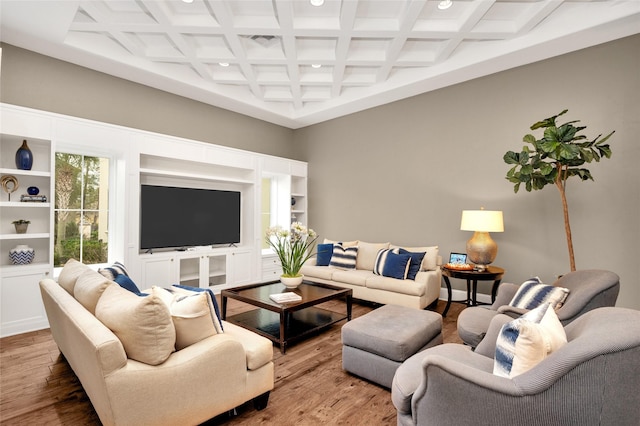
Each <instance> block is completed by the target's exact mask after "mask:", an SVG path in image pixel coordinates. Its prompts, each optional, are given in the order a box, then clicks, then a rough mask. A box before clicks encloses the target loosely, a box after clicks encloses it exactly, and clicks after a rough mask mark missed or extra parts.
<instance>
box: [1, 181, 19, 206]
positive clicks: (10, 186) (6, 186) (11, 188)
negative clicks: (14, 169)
mask: <svg viewBox="0 0 640 426" xmlns="http://www.w3.org/2000/svg"><path fill="white" fill-rule="evenodd" d="M0 185H2V190H3V191H4V192H6V193H7V196H8V197H9V198H8V200H7V201H11V193H12V192H15V190H16V189H18V179H16V177H15V176H13V175H4V176H2V178H1V179H0Z"/></svg>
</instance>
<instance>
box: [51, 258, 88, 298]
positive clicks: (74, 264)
mask: <svg viewBox="0 0 640 426" xmlns="http://www.w3.org/2000/svg"><path fill="white" fill-rule="evenodd" d="M90 269H91V268H89V267H88V266H87V265H85V264H84V263H82V262H78V261H77V260H75V259H69V260H67V263H65V264H64V267H63V268H62V271H60V275H59V276H58V284H60V287H62V288H64V289H65V290H67V293H69V294H70V295H72V296H73V288H74V287H75V286H76V281H77V280H78V277H79V276H80V275H82V274H83V273H84V272H85V271H87V270H90Z"/></svg>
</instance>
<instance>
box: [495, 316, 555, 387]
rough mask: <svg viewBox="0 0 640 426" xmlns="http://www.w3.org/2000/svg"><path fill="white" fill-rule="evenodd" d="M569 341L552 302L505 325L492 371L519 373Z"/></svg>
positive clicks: (502, 375)
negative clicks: (551, 304)
mask: <svg viewBox="0 0 640 426" xmlns="http://www.w3.org/2000/svg"><path fill="white" fill-rule="evenodd" d="M566 343H567V335H566V333H565V331H564V328H563V327H562V323H560V320H559V319H558V317H557V315H556V313H555V311H554V310H553V308H552V307H551V306H550V304H549V303H544V304H542V305H540V306H538V307H537V308H535V309H533V310H531V311H529V312H527V313H526V314H524V315H522V316H521V317H520V318H517V319H515V320H513V321H511V322H508V323H507V324H505V325H503V326H502V328H501V329H500V334H499V335H498V339H497V340H496V352H495V358H494V363H493V374H495V375H497V376H501V377H515V376H517V375H520V374H522V373H524V372H526V371H528V370H529V369H531V368H533V367H534V366H535V365H536V364H537V363H538V362H540V361H542V360H543V359H544V358H546V357H547V356H548V355H549V354H550V353H551V352H553V351H556V350H557V349H559V348H560V347H562V346H563V345H564V344H566Z"/></svg>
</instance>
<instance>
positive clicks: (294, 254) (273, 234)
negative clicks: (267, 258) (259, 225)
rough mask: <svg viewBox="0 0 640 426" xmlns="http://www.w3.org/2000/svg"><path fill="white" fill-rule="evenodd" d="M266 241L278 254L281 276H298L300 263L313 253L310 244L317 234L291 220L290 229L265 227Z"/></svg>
mask: <svg viewBox="0 0 640 426" xmlns="http://www.w3.org/2000/svg"><path fill="white" fill-rule="evenodd" d="M266 239H267V243H268V244H269V246H271V248H273V250H274V251H275V252H276V254H277V255H278V258H279V259H280V263H281V264H282V276H284V277H291V278H293V277H299V276H300V269H301V268H302V265H304V263H305V262H306V261H307V260H309V259H310V258H311V257H312V256H313V255H314V254H313V253H312V250H311V249H312V246H313V244H314V243H315V241H316V239H318V234H316V232H315V231H314V230H313V229H311V228H307V227H306V226H304V225H303V224H302V223H300V222H293V223H292V224H291V228H290V229H284V228H283V227H282V226H279V225H278V226H272V227H271V228H269V229H267V233H266Z"/></svg>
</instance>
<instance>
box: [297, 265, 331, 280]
mask: <svg viewBox="0 0 640 426" xmlns="http://www.w3.org/2000/svg"><path fill="white" fill-rule="evenodd" d="M337 271H339V270H338V269H334V268H329V267H327V266H316V265H308V264H305V265H304V266H302V269H300V273H302V274H303V275H305V276H308V277H313V278H319V279H323V280H331V277H332V276H333V273H334V272H337Z"/></svg>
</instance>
